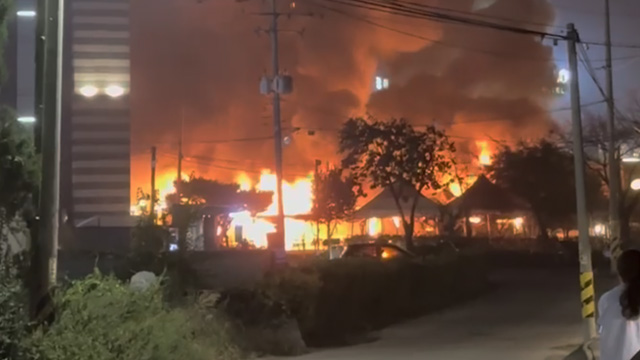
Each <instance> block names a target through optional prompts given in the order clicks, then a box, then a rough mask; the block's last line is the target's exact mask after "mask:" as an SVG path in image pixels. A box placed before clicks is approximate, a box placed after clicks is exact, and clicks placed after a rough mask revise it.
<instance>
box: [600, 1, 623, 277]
mask: <svg viewBox="0 0 640 360" xmlns="http://www.w3.org/2000/svg"><path fill="white" fill-rule="evenodd" d="M604 3H605V42H606V65H605V67H606V69H607V70H606V73H607V84H606V96H607V98H606V101H607V113H608V129H609V149H608V161H609V252H610V254H611V271H612V272H613V273H615V272H616V271H617V270H616V263H617V261H618V257H619V256H620V254H621V253H622V250H621V247H620V242H621V238H620V162H619V158H618V154H617V152H618V151H617V150H618V147H617V144H616V120H615V118H616V112H615V102H614V99H613V66H612V64H611V15H610V12H609V0H605V1H604Z"/></svg>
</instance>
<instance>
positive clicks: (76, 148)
mask: <svg viewBox="0 0 640 360" xmlns="http://www.w3.org/2000/svg"><path fill="white" fill-rule="evenodd" d="M66 3H67V8H66V12H65V13H66V20H65V26H66V29H65V68H64V73H65V76H64V79H65V80H66V83H65V85H64V88H65V96H66V100H65V101H64V106H63V124H62V126H63V127H62V136H63V138H62V143H63V154H62V164H63V169H62V174H63V175H62V195H61V196H62V198H61V201H62V206H63V208H64V209H65V210H66V211H67V213H69V215H70V217H71V219H73V221H74V222H75V224H76V225H77V226H105V227H111V226H127V225H129V224H130V223H131V216H130V213H129V212H130V192H129V191H130V138H131V135H130V101H129V92H130V90H131V81H130V56H129V0H67V1H66Z"/></svg>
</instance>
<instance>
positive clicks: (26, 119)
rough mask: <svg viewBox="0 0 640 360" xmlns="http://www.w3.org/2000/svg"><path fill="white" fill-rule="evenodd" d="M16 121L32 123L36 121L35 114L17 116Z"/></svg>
mask: <svg viewBox="0 0 640 360" xmlns="http://www.w3.org/2000/svg"><path fill="white" fill-rule="evenodd" d="M18 122H21V123H23V124H32V123H34V122H36V118H35V116H19V117H18Z"/></svg>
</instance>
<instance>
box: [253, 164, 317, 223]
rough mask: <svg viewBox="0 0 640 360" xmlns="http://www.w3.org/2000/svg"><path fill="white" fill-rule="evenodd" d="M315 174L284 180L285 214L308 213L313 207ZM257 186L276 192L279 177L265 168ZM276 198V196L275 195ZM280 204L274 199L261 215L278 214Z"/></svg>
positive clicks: (263, 189) (262, 189) (283, 198)
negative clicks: (294, 179)
mask: <svg viewBox="0 0 640 360" xmlns="http://www.w3.org/2000/svg"><path fill="white" fill-rule="evenodd" d="M312 179H313V175H312V174H310V175H309V176H308V177H306V178H301V179H297V180H296V181H294V182H293V183H289V182H286V181H283V182H282V200H283V202H284V213H285V215H302V214H308V213H309V212H310V211H311V208H312V207H313V191H312V189H313V180H312ZM256 188H257V189H258V190H260V191H273V192H274V194H275V193H276V188H277V177H276V175H275V174H272V173H270V172H269V171H267V170H265V171H263V172H262V174H261V175H260V181H259V182H258V185H257V186H256ZM274 200H275V197H274ZM277 213H278V204H277V202H276V201H274V202H273V203H272V204H271V206H269V208H268V209H267V211H265V212H264V213H262V214H260V215H276V214H277Z"/></svg>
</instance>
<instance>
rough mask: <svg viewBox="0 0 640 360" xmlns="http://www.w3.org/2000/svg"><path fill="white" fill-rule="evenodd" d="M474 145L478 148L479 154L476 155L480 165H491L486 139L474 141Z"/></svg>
mask: <svg viewBox="0 0 640 360" xmlns="http://www.w3.org/2000/svg"><path fill="white" fill-rule="evenodd" d="M476 146H477V147H478V149H479V150H480V156H478V162H479V163H480V165H483V166H486V165H491V162H492V158H491V150H490V149H489V143H488V142H486V141H476Z"/></svg>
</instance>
